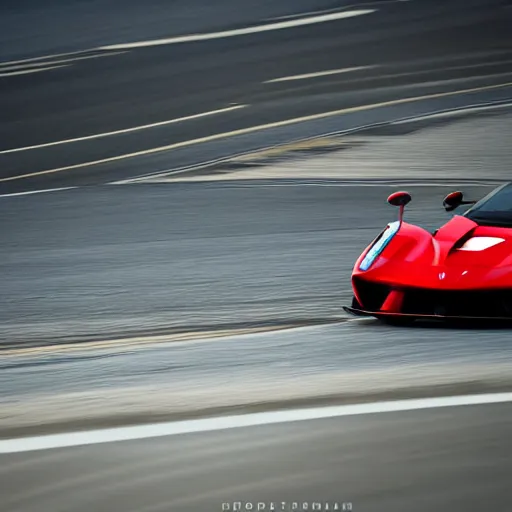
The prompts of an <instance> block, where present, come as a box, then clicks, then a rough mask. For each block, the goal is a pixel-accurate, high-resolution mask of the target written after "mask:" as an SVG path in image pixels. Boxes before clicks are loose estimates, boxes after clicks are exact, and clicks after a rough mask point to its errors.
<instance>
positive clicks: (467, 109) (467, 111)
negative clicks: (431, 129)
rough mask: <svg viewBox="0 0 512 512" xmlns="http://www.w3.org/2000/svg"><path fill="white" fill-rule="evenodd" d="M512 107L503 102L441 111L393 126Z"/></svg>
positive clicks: (404, 120) (396, 122) (401, 120)
mask: <svg viewBox="0 0 512 512" xmlns="http://www.w3.org/2000/svg"><path fill="white" fill-rule="evenodd" d="M510 107H512V103H511V102H503V103H494V104H493V103H490V104H485V105H476V106H470V107H461V108H457V109H452V110H440V111H438V112H432V113H431V114H425V115H422V116H414V117H406V118H404V119H398V120H397V121H393V122H392V123H390V124H392V125H401V124H409V123H419V122H421V121H426V120H427V119H440V118H445V117H454V116H461V115H466V114H471V113H473V112H484V111H486V110H499V109H500V108H510Z"/></svg>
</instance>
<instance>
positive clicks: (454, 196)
mask: <svg viewBox="0 0 512 512" xmlns="http://www.w3.org/2000/svg"><path fill="white" fill-rule="evenodd" d="M475 203H476V201H464V194H463V193H462V192H460V191H459V190H457V191H456V192H450V193H449V194H448V195H447V196H446V197H445V198H444V201H443V206H444V209H445V210H446V211H447V212H452V211H453V210H455V209H456V208H458V207H459V206H460V205H462V204H475Z"/></svg>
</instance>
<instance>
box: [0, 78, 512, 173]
mask: <svg viewBox="0 0 512 512" xmlns="http://www.w3.org/2000/svg"><path fill="white" fill-rule="evenodd" d="M511 86H512V82H505V83H501V84H494V85H484V86H481V87H471V88H469V89H459V90H457V91H450V92H440V93H434V94H426V95H423V96H415V97H412V98H401V99H398V100H390V101H383V102H380V103H372V104H368V105H360V106H358V107H350V108H343V109H339V110H331V111H329V112H321V113H319V114H312V115H308V116H302V117H295V118H292V119H285V120H283V121H276V122H273V123H266V124H260V125H256V126H250V127H248V128H241V129H239V130H233V131H230V132H222V133H216V134H214V135H208V136H206V137H201V138H199V139H189V140H184V141H182V142H176V143H174V144H169V145H167V146H159V147H156V148H151V149H145V150H142V151H136V152H134V153H126V154H123V155H118V156H112V157H109V158H103V159H101V160H92V161H89V162H83V163H81V164H74V165H67V166H65V167H57V168H54V169H47V170H45V171H35V172H31V173H27V174H20V175H17V176H9V177H7V178H0V183H2V182H6V181H14V180H20V179H27V178H33V177H34V176H44V175H46V174H55V173H59V172H64V171H72V170H74V169H82V168H85V167H93V166H95V165H100V164H106V163H111V162H119V161H121V160H126V159H129V158H135V157H139V156H147V155H153V154H156V153H161V152H163V151H170V150H174V149H180V148H184V147H189V146H195V145H197V144H202V143H205V142H214V141H216V140H220V139H226V138H230V137H236V136H238V135H246V134H249V133H256V132H259V131H263V130H268V129H270V128H280V127H283V126H289V125H292V124H297V123H301V122H304V121H314V120H317V119H326V118H328V117H334V116H337V115H342V114H349V113H353V112H364V111H367V110H372V109H376V108H382V107H390V106H395V105H403V104H406V103H414V102H417V101H422V100H428V99H435V98H445V97H449V96H457V95H459V94H468V93H473V92H481V91H488V90H493V89H503V88H507V87H511ZM182 172H186V171H182ZM173 174H177V172H175V173H173Z"/></svg>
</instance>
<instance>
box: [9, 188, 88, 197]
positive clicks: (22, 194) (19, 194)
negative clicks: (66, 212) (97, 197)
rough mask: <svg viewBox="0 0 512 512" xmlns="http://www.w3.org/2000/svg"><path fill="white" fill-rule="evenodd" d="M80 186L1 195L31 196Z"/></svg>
mask: <svg viewBox="0 0 512 512" xmlns="http://www.w3.org/2000/svg"><path fill="white" fill-rule="evenodd" d="M75 188H78V187H61V188H46V189H44V190H29V191H27V192H13V193H12V194H0V197H17V196H30V195H32V194H45V193H46V192H59V191H62V190H73V189H75Z"/></svg>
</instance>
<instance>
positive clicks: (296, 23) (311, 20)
mask: <svg viewBox="0 0 512 512" xmlns="http://www.w3.org/2000/svg"><path fill="white" fill-rule="evenodd" d="M374 12H376V9H359V10H354V11H342V12H335V13H331V14H323V15H319V16H310V17H307V18H300V19H295V20H289V21H281V22H277V23H266V24H264V25H258V26H255V27H247V28H238V29H233V30H224V31H222V32H210V33H206V34H190V35H186V36H177V37H169V38H165V39H154V40H152V41H139V42H134V43H122V44H112V45H108V46H101V47H100V48H99V49H100V50H130V49H133V48H144V47H148V46H161V45H167V44H178V43H192V42H196V41H209V40H211V39H222V38H225V37H235V36H244V35H248V34H258V33H261V32H270V31H273V30H283V29H288V28H295V27H301V26H304V25H314V24H316V23H326V22H329V21H337V20H342V19H347V18H354V17H356V16H363V15H365V14H371V13H374Z"/></svg>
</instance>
